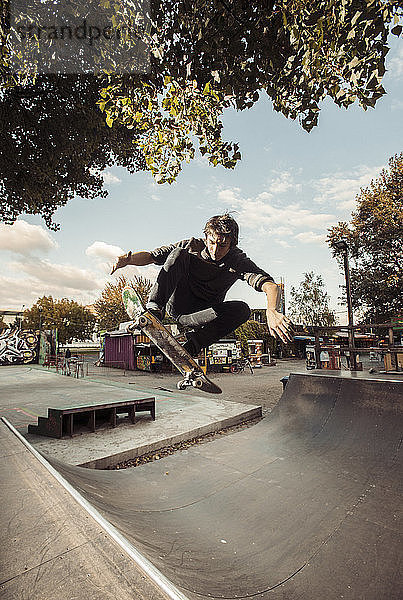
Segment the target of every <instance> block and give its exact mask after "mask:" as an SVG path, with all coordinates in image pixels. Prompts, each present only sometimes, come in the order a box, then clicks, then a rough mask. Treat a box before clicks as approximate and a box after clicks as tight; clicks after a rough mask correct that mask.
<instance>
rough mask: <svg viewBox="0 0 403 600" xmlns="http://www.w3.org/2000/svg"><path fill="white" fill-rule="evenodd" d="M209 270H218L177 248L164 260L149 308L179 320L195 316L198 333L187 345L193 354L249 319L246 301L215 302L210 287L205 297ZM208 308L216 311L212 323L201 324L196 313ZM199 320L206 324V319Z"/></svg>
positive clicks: (148, 304) (150, 298)
mask: <svg viewBox="0 0 403 600" xmlns="http://www.w3.org/2000/svg"><path fill="white" fill-rule="evenodd" d="M209 269H210V270H211V273H212V274H213V271H212V269H216V267H215V266H214V265H209V263H207V262H206V261H203V260H202V259H200V258H198V257H197V256H195V255H193V254H190V253H189V252H188V251H187V250H185V249H183V248H176V249H175V250H173V251H172V252H171V253H170V255H169V256H168V258H167V260H166V261H165V263H164V265H163V267H162V269H161V271H160V273H159V275H158V278H157V281H156V283H155V284H154V286H153V287H152V289H151V292H150V296H149V300H148V303H147V308H151V309H152V308H154V309H155V308H159V309H166V310H167V312H168V313H169V314H170V315H171V316H172V317H174V318H175V319H178V320H179V321H180V317H181V316H182V315H189V314H192V315H194V319H193V321H194V326H195V329H196V330H195V332H194V333H193V334H191V335H190V336H189V343H188V344H187V345H186V348H187V350H189V351H190V353H191V354H193V355H195V354H198V353H199V351H200V349H201V348H205V347H207V346H210V344H213V343H214V342H216V341H218V340H219V339H221V338H222V337H224V336H225V335H227V334H228V333H230V332H231V331H233V330H234V329H236V328H237V327H239V325H241V324H242V323H244V322H245V321H247V320H248V318H249V316H250V308H249V306H248V305H247V304H246V303H245V302H241V301H237V300H229V301H222V300H219V301H214V298H212V297H211V290H208V287H207V288H206V292H205V294H204V297H202V295H203V280H204V281H208V275H209ZM196 292H197V294H196ZM221 295H224V294H223V293H222V294H221ZM209 308H210V309H211V308H212V309H213V311H214V313H212V312H211V314H212V317H211V318H212V320H211V321H210V322H208V323H205V324H200V325H199V324H198V315H197V314H195V313H199V312H200V311H205V310H206V309H209ZM204 316H205V315H204ZM200 321H202V322H203V316H201V318H200Z"/></svg>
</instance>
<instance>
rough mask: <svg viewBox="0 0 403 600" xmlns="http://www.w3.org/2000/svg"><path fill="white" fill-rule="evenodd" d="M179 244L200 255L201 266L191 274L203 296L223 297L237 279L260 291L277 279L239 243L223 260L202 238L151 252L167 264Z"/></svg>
mask: <svg viewBox="0 0 403 600" xmlns="http://www.w3.org/2000/svg"><path fill="white" fill-rule="evenodd" d="M175 248H184V249H186V250H187V251H188V252H189V253H190V254H192V255H194V256H195V257H198V258H199V259H200V262H199V261H197V263H196V264H197V267H196V268H193V269H192V270H191V273H190V275H189V276H190V279H191V281H190V285H191V287H192V291H193V292H194V293H195V294H196V295H197V296H199V297H202V298H206V297H211V299H215V300H216V301H221V300H223V299H224V297H225V294H226V292H227V291H228V290H229V288H230V287H231V286H232V285H233V284H234V283H235V281H237V279H243V280H244V281H246V282H247V283H248V284H249V285H250V286H252V287H253V288H254V289H255V290H257V291H258V292H261V291H262V285H263V284H264V283H266V282H267V281H274V280H273V277H271V275H269V274H268V273H266V271H264V270H263V269H260V268H259V267H258V266H257V265H256V264H255V263H254V262H253V261H252V260H251V259H250V258H248V256H247V255H246V254H245V252H243V251H242V250H241V249H240V248H238V247H237V246H233V247H232V248H231V249H230V250H229V252H228V253H227V254H226V255H225V256H224V258H223V259H222V260H221V261H219V262H216V261H214V260H213V259H212V258H211V257H210V254H209V252H208V250H207V247H206V243H205V241H204V240H203V239H201V238H190V239H189V240H181V241H180V242H177V243H176V244H170V245H169V246H161V247H160V248H156V249H155V250H153V251H152V252H151V256H152V257H153V260H154V262H155V263H156V264H157V265H163V264H164V262H165V261H166V259H167V258H168V256H169V254H170V253H171V252H172V250H175ZM198 288H199V289H198ZM206 299H207V298H206Z"/></svg>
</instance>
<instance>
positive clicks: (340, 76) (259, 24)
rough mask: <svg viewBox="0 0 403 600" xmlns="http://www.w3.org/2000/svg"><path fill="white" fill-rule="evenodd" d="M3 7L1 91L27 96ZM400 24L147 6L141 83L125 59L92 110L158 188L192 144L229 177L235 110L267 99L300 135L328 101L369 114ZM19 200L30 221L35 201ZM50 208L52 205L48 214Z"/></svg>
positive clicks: (294, 6)
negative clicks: (123, 136) (129, 142)
mask: <svg viewBox="0 0 403 600" xmlns="http://www.w3.org/2000/svg"><path fill="white" fill-rule="evenodd" d="M40 5H44V3H43V2H40V1H39V0H38V6H40ZM100 6H102V7H103V9H105V10H107V8H108V7H110V9H109V10H111V11H112V13H111V15H110V20H111V22H112V23H113V27H112V29H113V30H117V28H118V27H119V24H123V25H125V24H126V25H127V24H128V23H129V22H134V17H135V16H136V15H135V14H133V8H132V7H133V6H134V7H135V8H136V2H130V3H129V2H126V0H115V1H114V2H113V3H111V2H109V0H103V1H102V2H101V3H99V6H98V8H99V7H100ZM7 7H8V1H7V0H5V2H3V8H4V13H3V15H4V19H3V21H2V26H1V31H0V35H1V38H2V42H3V48H2V50H3V51H2V53H1V54H0V87H2V88H3V89H5V88H6V87H10V86H11V87H12V86H15V85H16V84H17V85H20V86H24V85H25V81H26V79H28V80H29V78H30V77H31V73H35V66H36V65H35V63H33V64H29V60H30V59H32V57H30V56H29V54H28V55H27V61H28V65H25V64H24V62H23V61H22V63H21V69H20V72H19V73H18V74H17V75H13V74H12V71H11V68H10V61H11V54H10V53H11V52H12V49H11V44H10V40H11V34H10V30H9V29H8V28H7V19H6V17H7ZM86 8H87V4H85V9H86ZM81 9H82V3H79V2H78V1H77V0H70V3H69V10H70V11H71V12H72V13H75V14H78V13H77V11H80V10H81ZM402 14H403V9H402V6H401V2H400V0H343V2H337V1H335V0H312V1H311V2H309V3H308V2H303V1H302V0H259V1H256V2H246V1H245V0H225V1H224V0H212V1H211V2H205V1H204V0H194V1H193V2H185V1H184V0H166V1H165V2H164V3H158V2H154V3H153V4H152V5H151V10H150V20H149V22H148V23H147V26H146V27H145V28H144V29H143V30H142V31H139V32H138V36H139V37H140V38H141V41H142V42H143V43H144V44H146V45H147V47H148V48H149V52H150V56H151V66H150V70H149V72H147V73H134V74H127V73H130V71H131V70H132V69H131V63H130V60H131V59H130V58H129V60H128V61H127V64H123V65H122V67H123V68H121V72H122V73H126V74H122V75H118V74H117V72H116V69H115V70H113V69H109V68H108V69H107V72H108V74H105V75H102V77H101V78H100V79H99V80H98V83H99V89H100V98H99V100H98V106H99V108H100V110H101V111H103V113H104V115H105V118H106V123H107V125H108V126H109V127H110V128H111V129H114V128H115V127H116V126H119V125H123V126H124V127H127V128H129V129H130V130H133V129H134V131H135V136H134V141H135V142H136V146H137V148H138V149H139V150H140V151H141V153H142V154H143V155H144V158H145V161H146V164H147V168H148V169H150V170H151V172H152V173H153V175H154V177H155V178H156V181H158V183H164V182H172V181H173V180H174V179H175V178H176V177H177V175H178V173H179V172H180V170H181V168H182V163H183V161H190V160H191V159H192V158H193V157H194V154H195V145H194V143H195V140H196V139H197V140H198V141H199V148H200V151H201V153H202V154H204V155H206V157H207V158H208V160H209V162H210V163H211V164H212V165H213V166H216V165H223V166H225V167H227V168H233V167H234V166H235V164H236V163H237V161H238V160H239V159H240V158H241V155H240V152H239V149H238V146H237V144H234V143H232V142H224V141H223V140H222V138H221V131H222V123H221V121H220V115H221V114H222V112H223V111H224V110H225V109H227V108H229V107H231V106H232V107H235V108H236V109H238V110H244V109H245V108H249V107H251V106H252V105H253V104H254V103H255V102H257V101H258V99H259V97H260V95H261V94H262V93H263V94H264V93H265V94H267V95H268V96H269V98H270V99H271V101H272V103H273V107H274V109H275V110H276V111H279V112H281V113H282V114H284V115H285V116H286V117H287V118H291V119H297V118H298V119H299V121H300V122H301V125H302V127H304V129H306V130H307V131H310V130H311V129H312V128H313V127H314V126H316V125H317V123H318V115H319V111H320V105H321V103H322V102H323V101H324V100H325V99H326V98H330V99H332V100H333V101H334V102H335V103H336V104H337V105H339V106H341V107H346V108H347V107H348V106H350V105H351V104H352V103H354V102H358V103H359V104H360V105H361V106H362V107H363V108H364V109H366V108H368V107H374V106H375V104H376V102H377V100H378V99H379V98H380V97H381V96H382V95H383V94H384V93H385V90H384V89H383V87H382V78H383V75H384V73H385V56H386V54H387V52H388V49H389V48H388V45H387V37H388V34H389V32H390V31H391V32H392V33H393V34H395V35H398V36H399V35H400V33H401V31H402V27H401V26H400V25H399V24H398V21H399V17H400V16H401V15H402ZM34 45H35V44H34ZM129 54H130V53H129ZM14 58H15V53H14ZM22 58H23V59H24V58H26V57H24V56H23V57H22ZM31 62H32V60H31ZM101 70H102V69H101ZM82 160H83V162H84V164H85V161H86V160H88V158H86V157H83V159H82ZM26 197H27V199H26V202H27V204H28V206H30V207H33V208H34V209H35V210H36V207H35V201H36V200H35V198H34V199H30V198H29V197H28V196H26ZM54 206H57V205H55V204H54V198H53V197H50V198H48V204H47V209H48V211H51V210H52V209H54ZM12 218H13V217H12Z"/></svg>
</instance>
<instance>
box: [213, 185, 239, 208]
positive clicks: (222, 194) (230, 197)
mask: <svg viewBox="0 0 403 600" xmlns="http://www.w3.org/2000/svg"><path fill="white" fill-rule="evenodd" d="M239 192H240V189H239V188H236V187H234V188H232V189H228V188H227V189H225V190H220V191H219V192H218V194H217V196H218V200H219V201H220V202H224V203H225V204H231V206H233V205H234V204H237V203H238V202H239V198H238V193H239Z"/></svg>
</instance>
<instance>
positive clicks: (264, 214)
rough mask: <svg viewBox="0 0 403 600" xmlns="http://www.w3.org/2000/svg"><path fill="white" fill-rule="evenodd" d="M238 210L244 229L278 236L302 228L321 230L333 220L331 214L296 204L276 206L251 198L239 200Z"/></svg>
mask: <svg viewBox="0 0 403 600" xmlns="http://www.w3.org/2000/svg"><path fill="white" fill-rule="evenodd" d="M238 210H239V214H240V216H239V221H240V223H241V224H242V225H243V226H244V227H248V228H250V229H257V230H260V231H264V230H265V231H266V232H267V233H271V234H277V233H278V234H279V235H284V234H285V233H292V232H293V231H296V230H298V229H301V228H304V227H310V228H314V229H323V228H324V227H327V226H328V225H329V224H330V223H332V222H333V221H334V219H335V217H334V215H332V214H329V213H314V212H312V211H310V210H308V209H307V208H302V207H301V206H300V204H297V203H295V204H289V205H288V206H276V205H275V204H274V203H269V202H266V203H265V202H262V201H261V200H254V199H252V198H248V199H246V200H240V201H239V202H238Z"/></svg>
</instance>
